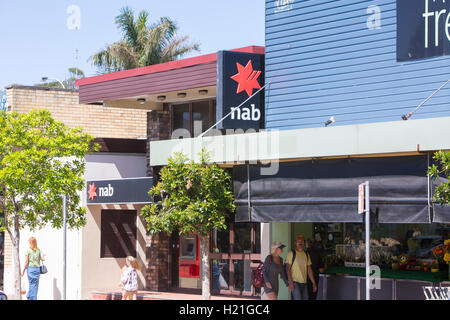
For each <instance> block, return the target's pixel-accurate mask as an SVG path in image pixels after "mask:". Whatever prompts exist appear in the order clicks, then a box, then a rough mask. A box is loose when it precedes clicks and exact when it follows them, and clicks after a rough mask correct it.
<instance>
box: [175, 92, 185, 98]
mask: <svg viewBox="0 0 450 320" xmlns="http://www.w3.org/2000/svg"><path fill="white" fill-rule="evenodd" d="M177 96H178V98H186V92H180V93H178V94H177Z"/></svg>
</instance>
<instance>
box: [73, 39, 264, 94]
mask: <svg viewBox="0 0 450 320" xmlns="http://www.w3.org/2000/svg"><path fill="white" fill-rule="evenodd" d="M231 51H237V52H248V53H258V54H264V53H265V48H264V47H260V46H249V47H244V48H238V49H233V50H231ZM214 61H217V53H211V54H206V55H203V56H198V57H192V58H186V59H182V60H176V61H170V62H166V63H160V64H155V65H152V66H148V67H142V68H136V69H130V70H124V71H119V72H113V73H108V74H103V75H100V76H94V77H89V78H83V79H79V80H77V81H76V85H77V86H78V87H81V86H85V85H89V84H94V83H100V82H106V81H111V80H118V79H124V78H130V77H137V76H142V75H145V74H150V73H156V72H162V71H168V70H173V69H180V68H185V67H191V66H195V65H199V64H204V63H209V62H214Z"/></svg>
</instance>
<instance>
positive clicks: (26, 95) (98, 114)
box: [7, 86, 147, 139]
mask: <svg viewBox="0 0 450 320" xmlns="http://www.w3.org/2000/svg"><path fill="white" fill-rule="evenodd" d="M7 99H8V100H7V105H8V106H11V110H13V111H17V112H19V113H25V112H29V111H31V110H32V109H34V108H37V109H48V110H49V111H50V112H51V113H52V115H53V117H54V118H55V119H56V120H58V121H61V122H63V123H65V124H66V125H67V126H69V127H71V128H75V127H82V128H83V129H84V132H86V133H88V134H90V135H92V136H94V137H96V138H100V137H101V138H122V139H138V138H145V137H146V131H147V110H140V109H122V108H111V107H108V108H105V107H103V106H102V105H85V104H79V102H78V101H79V100H78V91H76V90H64V89H49V88H42V87H25V86H11V87H8V88H7Z"/></svg>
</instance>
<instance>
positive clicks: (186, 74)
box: [77, 46, 265, 110]
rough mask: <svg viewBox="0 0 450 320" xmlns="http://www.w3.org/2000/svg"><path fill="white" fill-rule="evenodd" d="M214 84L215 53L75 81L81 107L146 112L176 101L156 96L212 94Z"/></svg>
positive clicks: (261, 50)
mask: <svg viewBox="0 0 450 320" xmlns="http://www.w3.org/2000/svg"><path fill="white" fill-rule="evenodd" d="M232 51H238V52H249V53H264V51H265V49H264V47H259V46H250V47H244V48H239V49H234V50H232ZM216 84H217V53H213V54H207V55H202V56H198V57H193V58H187V59H182V60H177V61H171V62H167V63H161V64H157V65H152V66H148V67H143V68H136V69H131V70H125V71H121V72H114V73H110V74H104V75H100V76H95V77H90V78H84V79H80V80H77V86H79V91H80V103H82V104H90V103H95V104H99V103H103V104H105V105H109V106H112V107H114V106H120V107H121V108H123V107H125V108H139V109H142V108H144V109H147V110H155V109H158V108H161V106H162V103H163V102H177V101H180V99H178V100H177V99H172V100H169V99H167V98H166V99H167V101H162V100H158V96H161V95H165V96H166V97H167V96H169V98H170V96H171V95H176V94H177V93H179V92H180V91H182V92H186V91H193V92H198V91H199V90H208V91H209V93H210V94H211V93H212V92H214V94H215V87H216ZM200 98H205V97H200ZM137 99H145V100H146V102H148V103H147V104H144V105H141V103H140V102H139V101H137ZM193 99H196V97H195V95H192V94H191V95H186V98H185V99H184V101H188V100H193ZM181 101H183V100H181ZM181 101H180V102H181Z"/></svg>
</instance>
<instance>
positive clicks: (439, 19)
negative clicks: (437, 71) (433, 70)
mask: <svg viewBox="0 0 450 320" xmlns="http://www.w3.org/2000/svg"><path fill="white" fill-rule="evenodd" d="M444 55H450V1H449V0H397V61H408V60H415V59H421V58H429V57H435V56H444Z"/></svg>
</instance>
